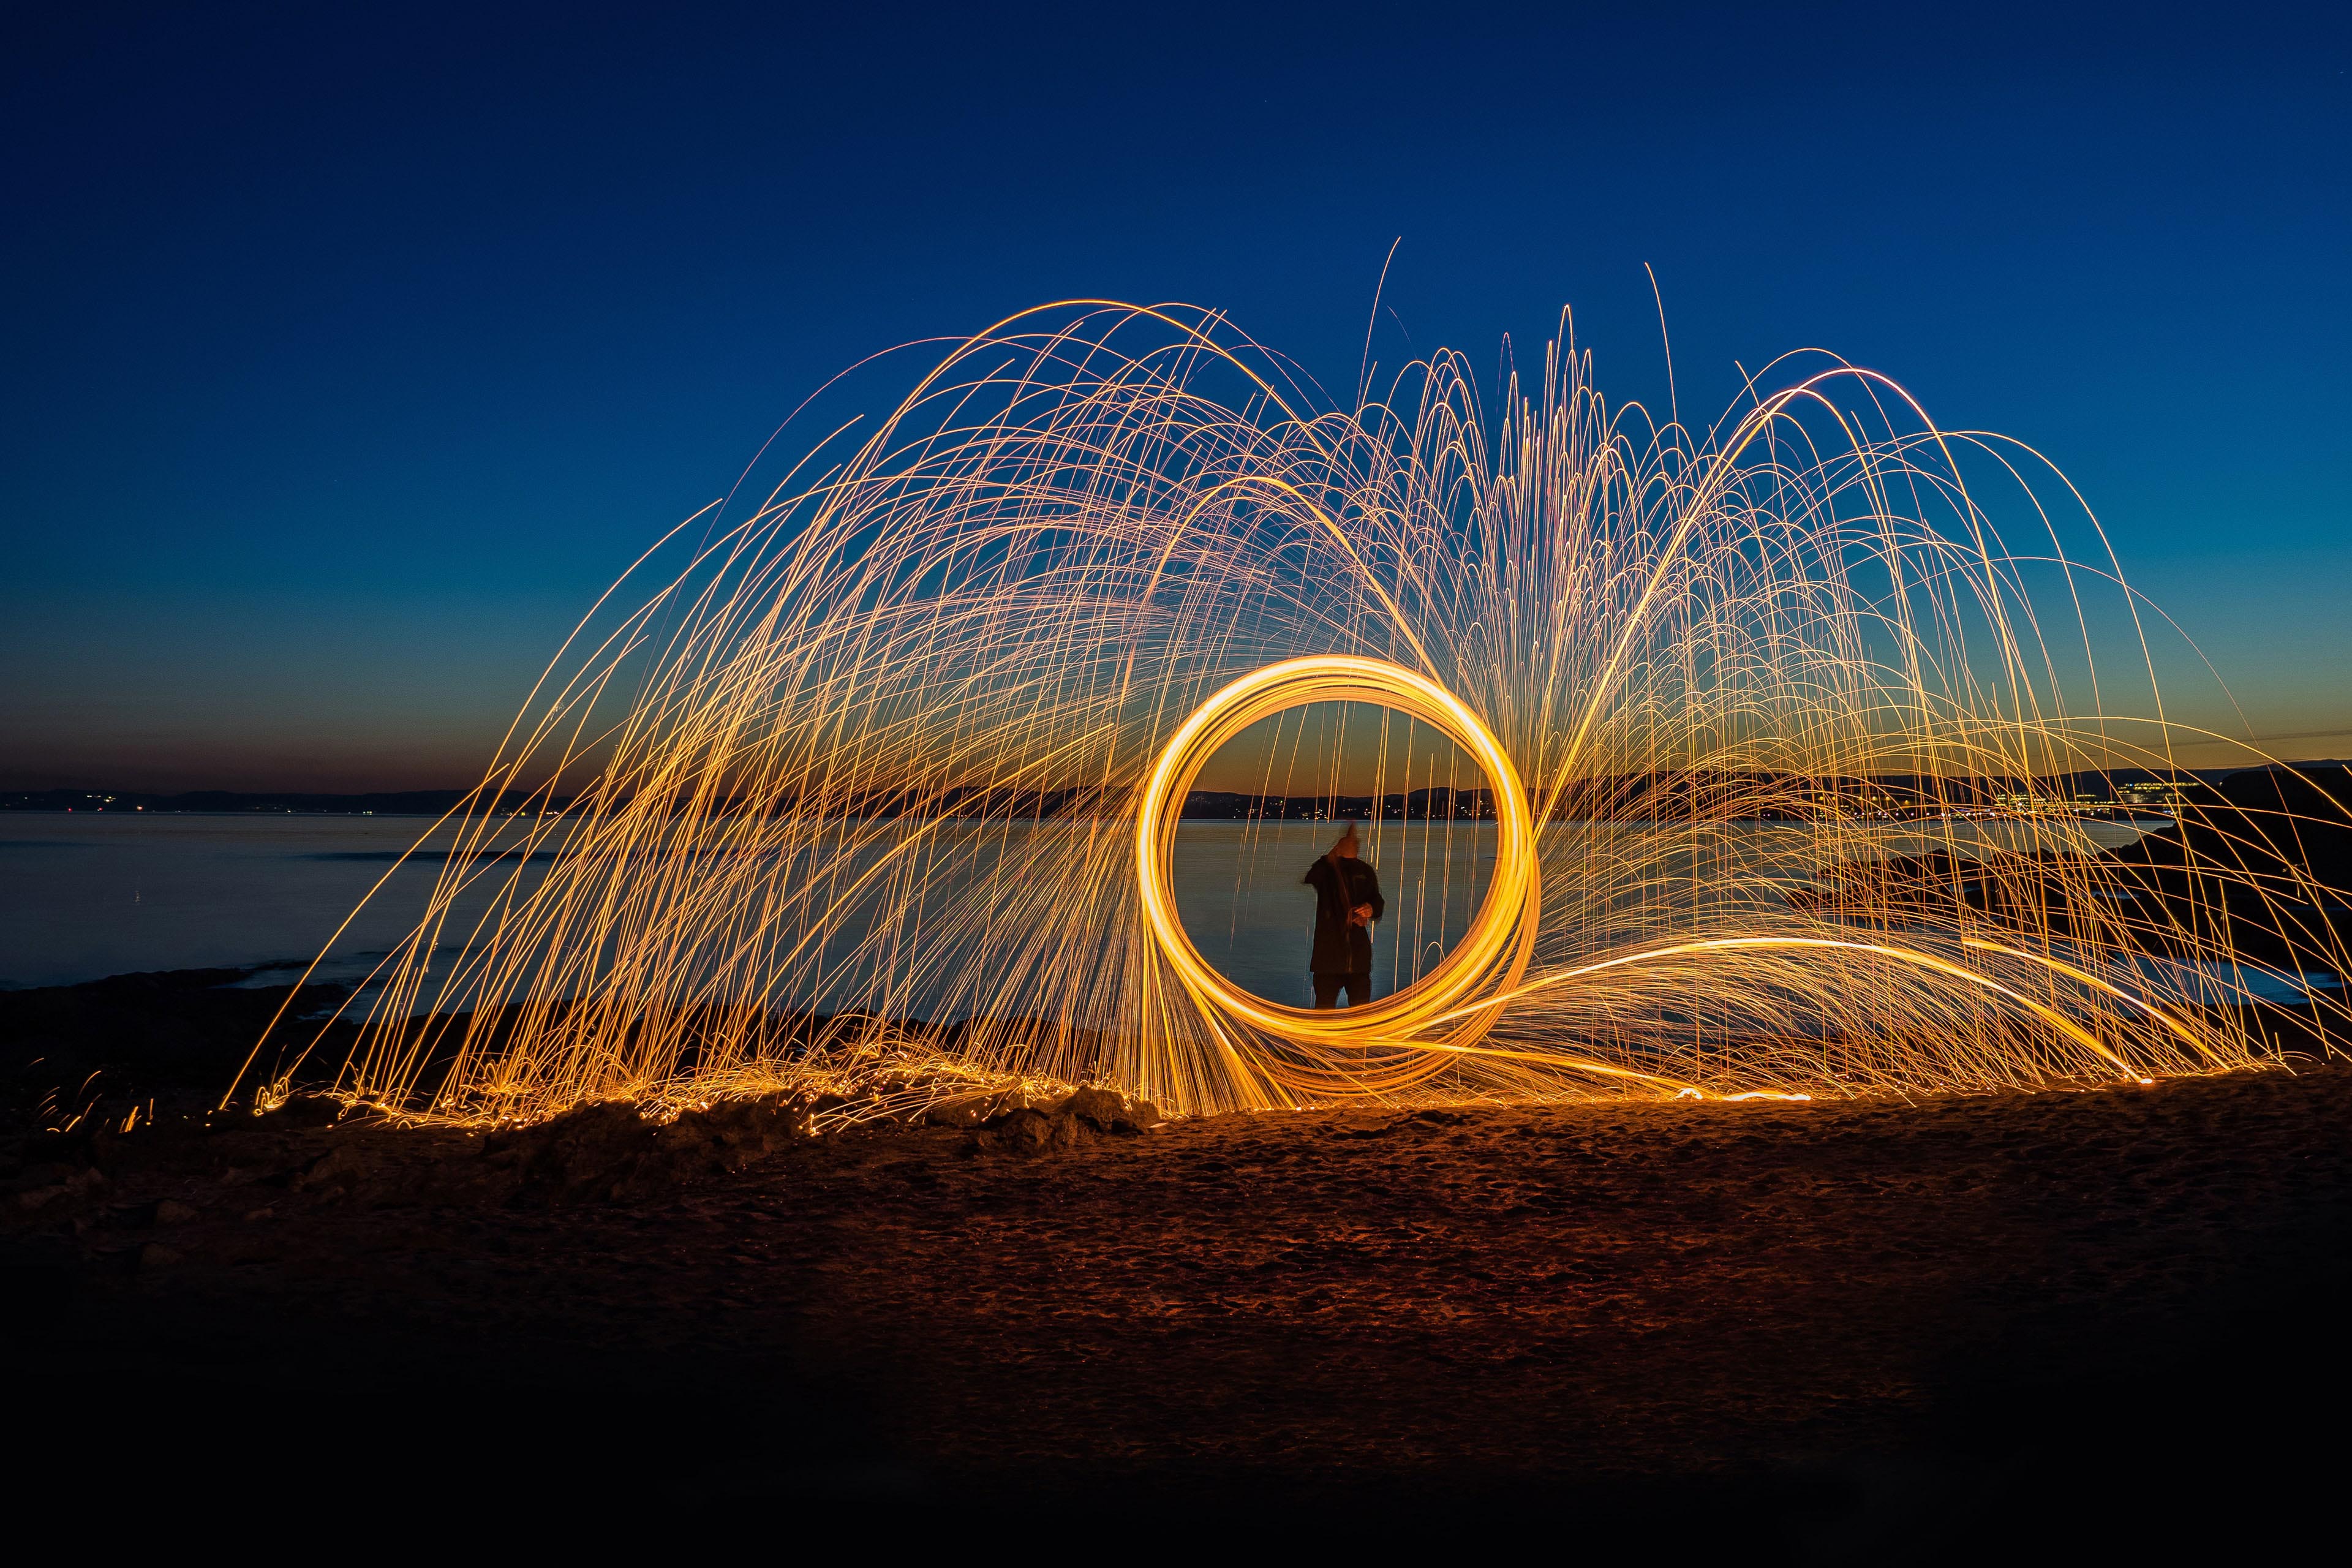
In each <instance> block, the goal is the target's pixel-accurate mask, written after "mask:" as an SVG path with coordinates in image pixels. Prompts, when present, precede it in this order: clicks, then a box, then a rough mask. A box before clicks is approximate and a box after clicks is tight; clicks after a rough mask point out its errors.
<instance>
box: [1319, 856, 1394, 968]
mask: <svg viewBox="0 0 2352 1568" xmlns="http://www.w3.org/2000/svg"><path fill="white" fill-rule="evenodd" d="M1299 880H1300V881H1302V882H1304V883H1306V884H1307V886H1308V887H1310V888H1312V889H1315V953H1314V956H1313V958H1312V959H1311V960H1310V961H1309V963H1307V970H1308V972H1309V973H1315V974H1370V973H1371V972H1372V933H1371V932H1370V931H1369V930H1367V929H1366V928H1365V927H1363V926H1356V925H1349V923H1348V911H1349V910H1352V909H1354V908H1355V907H1356V906H1357V905H1358V904H1370V905H1371V906H1372V919H1374V920H1378V919H1380V918H1381V915H1382V914H1383V913H1385V912H1386V911H1387V910H1388V907H1389V906H1388V901H1387V900H1384V899H1382V898H1381V879H1380V873H1379V872H1377V871H1374V870H1373V869H1372V868H1370V866H1368V865H1366V864H1365V863H1364V862H1363V861H1361V860H1334V859H1332V858H1331V857H1330V856H1328V855H1318V856H1317V857H1316V858H1315V864H1313V865H1312V866H1309V867H1307V875H1305V876H1304V877H1301V878H1299Z"/></svg>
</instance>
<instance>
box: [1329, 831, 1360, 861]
mask: <svg viewBox="0 0 2352 1568" xmlns="http://www.w3.org/2000/svg"><path fill="white" fill-rule="evenodd" d="M1356 847H1357V846H1356V825H1355V824H1354V823H1352V822H1351V823H1349V824H1348V831H1347V832H1345V833H1342V834H1341V835H1339V843H1337V844H1334V845H1333V846H1331V853H1332V854H1334V855H1337V856H1338V857H1339V858H1340V859H1342V860H1353V859H1354V858H1356Z"/></svg>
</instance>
